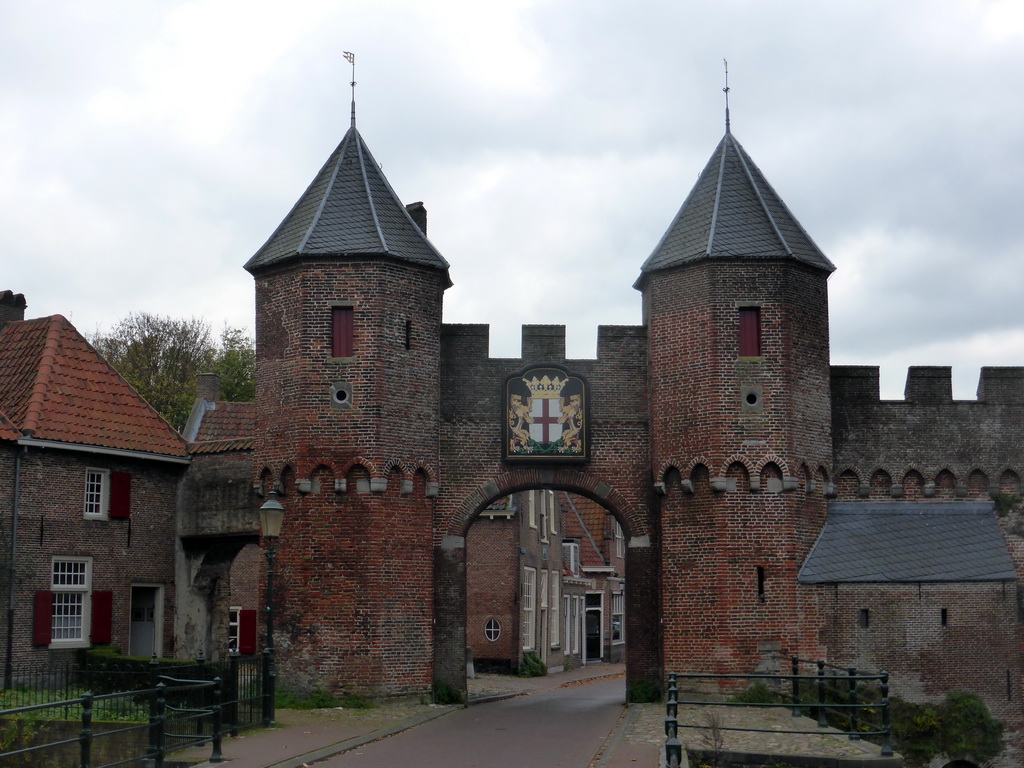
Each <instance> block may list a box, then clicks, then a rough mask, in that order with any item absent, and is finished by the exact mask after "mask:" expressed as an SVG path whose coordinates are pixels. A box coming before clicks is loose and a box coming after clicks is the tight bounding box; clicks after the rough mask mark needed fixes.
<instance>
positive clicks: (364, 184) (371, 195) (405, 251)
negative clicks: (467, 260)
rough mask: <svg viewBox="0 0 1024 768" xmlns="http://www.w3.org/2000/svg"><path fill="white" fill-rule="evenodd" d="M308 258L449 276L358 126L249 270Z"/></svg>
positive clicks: (262, 249) (340, 146)
mask: <svg viewBox="0 0 1024 768" xmlns="http://www.w3.org/2000/svg"><path fill="white" fill-rule="evenodd" d="M308 256H313V257H316V256H340V257H345V256H388V257H390V258H394V259H400V260H402V261H409V262H412V263H414V264H421V265H423V266H427V267H436V268H437V269H442V270H445V272H446V273H447V271H448V262H447V261H445V260H444V257H442V256H441V254H440V253H438V251H437V249H436V248H434V246H433V245H431V243H430V241H429V240H427V238H426V236H425V235H424V234H423V233H422V232H421V231H420V229H419V227H417V226H416V224H415V222H413V220H412V218H411V217H410V216H409V213H408V212H407V211H406V209H405V206H404V205H402V202H401V201H400V200H399V199H398V195H396V194H395V191H394V190H393V189H392V188H391V185H390V184H388V180H387V179H386V178H384V174H383V173H381V170H380V166H378V165H377V161H376V160H374V159H373V155H371V154H370V150H369V149H368V148H367V147H366V142H364V141H363V137H362V136H360V135H359V131H357V130H356V127H355V125H353V126H352V127H351V128H349V130H348V132H347V133H346V134H345V138H343V139H342V140H341V144H339V145H338V148H337V149H335V150H334V152H333V153H332V154H331V156H330V158H328V160H327V162H326V163H325V164H324V166H323V168H321V169H320V172H319V173H318V174H317V175H316V178H315V179H313V183H312V184H310V185H309V187H308V188H307V189H306V191H305V192H304V193H303V195H302V197H300V198H299V201H298V202H297V203H295V206H294V207H293V208H292V210H291V211H290V212H289V213H288V215H287V216H285V218H284V221H282V222H281V224H280V225H279V226H278V228H277V229H276V230H275V231H274V234H272V235H271V236H270V239H269V240H267V242H266V243H265V244H264V245H263V247H262V248H260V249H259V250H258V251H257V252H256V253H255V255H254V256H253V257H252V258H251V259H249V261H248V262H246V264H245V268H246V269H247V270H249V271H250V272H255V271H257V270H259V269H262V268H264V267H268V266H271V265H276V264H280V263H282V262H285V261H289V260H291V259H295V258H302V257H308ZM449 284H450V283H449Z"/></svg>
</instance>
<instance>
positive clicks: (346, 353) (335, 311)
mask: <svg viewBox="0 0 1024 768" xmlns="http://www.w3.org/2000/svg"><path fill="white" fill-rule="evenodd" d="M353 331H354V329H353V310H352V307H331V356H332V357H352V336H353Z"/></svg>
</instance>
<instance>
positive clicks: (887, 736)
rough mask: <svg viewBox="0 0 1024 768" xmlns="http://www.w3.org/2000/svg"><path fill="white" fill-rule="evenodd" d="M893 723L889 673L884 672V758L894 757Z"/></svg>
mask: <svg viewBox="0 0 1024 768" xmlns="http://www.w3.org/2000/svg"><path fill="white" fill-rule="evenodd" d="M891 737H892V723H891V722H890V719H889V673H888V672H882V753H881V754H882V757H892V738H891Z"/></svg>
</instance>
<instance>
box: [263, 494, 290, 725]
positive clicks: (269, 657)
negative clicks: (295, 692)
mask: <svg viewBox="0 0 1024 768" xmlns="http://www.w3.org/2000/svg"><path fill="white" fill-rule="evenodd" d="M282 522H284V507H282V506H281V502H279V501H278V500H277V494H276V493H273V492H271V494H270V498H269V499H267V500H266V502H265V503H264V504H263V506H262V507H260V529H261V530H262V532H263V538H264V539H266V540H267V645H266V647H265V648H264V649H263V725H264V726H270V725H273V724H274V698H275V696H276V694H277V691H276V690H275V689H276V687H277V673H276V670H275V669H274V558H275V557H276V555H277V539H278V537H279V536H280V535H281V523H282Z"/></svg>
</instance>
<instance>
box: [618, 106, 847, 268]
mask: <svg viewBox="0 0 1024 768" xmlns="http://www.w3.org/2000/svg"><path fill="white" fill-rule="evenodd" d="M726 119H727V120H728V113H727V117H726ZM704 259H765V260H770V259H792V260H795V261H799V262H803V263H804V264H808V265H810V266H812V267H817V268H819V269H824V270H826V271H828V272H832V271H834V270H835V266H833V264H832V262H831V261H829V260H828V258H827V257H826V256H825V254H824V253H822V251H821V249H820V248H818V246H817V245H815V244H814V241H813V240H811V237H810V235H808V234H807V232H805V231H804V228H803V227H802V226H800V222H798V221H797V220H796V217H795V216H793V214H792V213H790V211H789V209H788V208H787V207H786V204H785V203H784V202H782V198H780V197H779V196H778V194H777V193H776V192H775V190H774V189H772V186H771V184H769V183H768V180H767V179H766V178H765V177H764V175H763V174H762V173H761V171H760V169H759V168H758V167H757V166H756V165H754V161H753V160H751V159H750V156H749V155H748V154H747V153H746V150H744V149H743V147H742V146H740V143H739V142H738V141H736V139H735V137H734V136H733V135H732V133H731V132H730V131H729V128H728V125H727V126H726V133H725V136H724V137H723V138H722V141H721V142H720V143H719V145H718V147H717V148H716V149H715V152H714V154H712V156H711V159H710V160H709V161H708V164H707V165H706V166H705V168H704V170H703V171H702V172H701V174H700V177H699V178H698V179H697V184H696V185H695V186H694V188H693V190H692V191H691V192H690V194H689V196H688V197H687V198H686V202H684V203H683V206H682V208H680V209H679V212H678V213H677V214H676V217H675V219H673V221H672V224H671V225H670V226H669V228H668V231H667V232H665V234H664V236H663V237H662V238H661V242H659V243H658V245H657V247H656V248H655V249H654V252H653V253H652V254H651V255H650V256H649V257H648V259H647V261H645V262H644V265H643V267H641V272H642V273H643V274H642V275H641V277H640V280H638V281H637V286H636V287H639V284H640V282H641V281H642V280H643V279H644V276H646V275H647V274H648V273H650V272H655V271H657V270H662V269H670V268H672V267H678V266H680V265H682V264H688V263H691V262H697V261H702V260H704Z"/></svg>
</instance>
